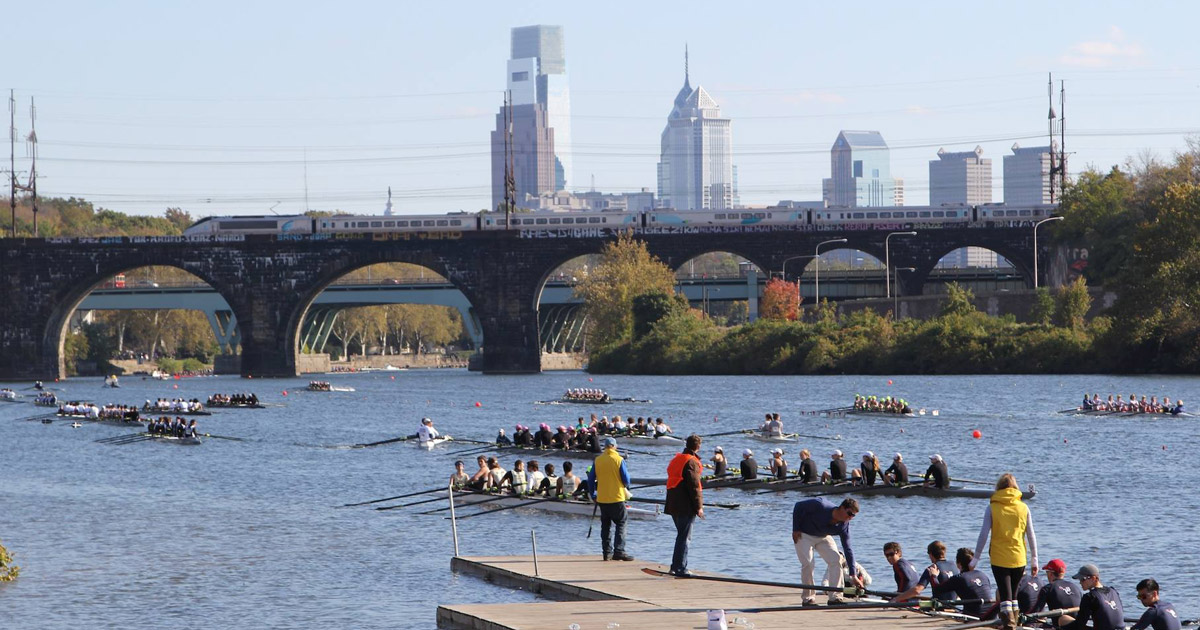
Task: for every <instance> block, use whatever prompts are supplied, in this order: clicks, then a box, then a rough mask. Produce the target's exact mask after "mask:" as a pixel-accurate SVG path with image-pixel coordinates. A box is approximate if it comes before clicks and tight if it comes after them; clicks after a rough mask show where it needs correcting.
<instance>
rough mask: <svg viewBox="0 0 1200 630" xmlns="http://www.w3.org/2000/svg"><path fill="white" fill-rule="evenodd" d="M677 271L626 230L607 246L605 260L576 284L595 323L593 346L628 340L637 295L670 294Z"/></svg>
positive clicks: (590, 344)
mask: <svg viewBox="0 0 1200 630" xmlns="http://www.w3.org/2000/svg"><path fill="white" fill-rule="evenodd" d="M674 286H675V274H673V273H672V272H671V269H670V268H669V267H667V266H666V265H664V264H663V263H662V262H661V261H659V260H658V259H656V258H654V257H653V256H651V255H650V252H649V250H647V249H646V244H645V243H644V242H642V241H636V240H634V238H633V236H632V235H631V234H630V233H628V232H626V233H623V234H621V235H620V236H619V237H618V238H617V240H616V241H612V242H610V243H608V244H607V245H605V246H604V250H603V251H602V252H601V260H600V263H599V264H598V265H596V266H595V267H594V268H593V269H592V270H591V272H590V273H588V275H587V276H585V277H584V278H583V279H582V280H581V281H580V282H579V283H578V284H576V285H575V296H576V297H578V298H581V299H582V300H583V302H584V308H585V309H586V310H587V314H588V320H589V321H590V323H591V331H590V335H589V336H590V342H589V344H588V345H589V347H592V348H600V347H603V346H606V345H609V344H612V343H616V342H618V341H621V340H623V339H627V338H629V336H630V333H631V332H632V330H633V298H635V297H637V296H639V295H643V294H646V293H653V292H660V293H670V292H672V291H673V289H674Z"/></svg>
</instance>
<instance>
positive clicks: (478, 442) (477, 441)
mask: <svg viewBox="0 0 1200 630" xmlns="http://www.w3.org/2000/svg"><path fill="white" fill-rule="evenodd" d="M454 441H455V442H466V443H467V444H482V445H484V446H496V445H495V443H493V442H482V441H480V440H467V439H464V438H454Z"/></svg>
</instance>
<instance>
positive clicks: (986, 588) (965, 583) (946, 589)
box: [927, 547, 995, 617]
mask: <svg viewBox="0 0 1200 630" xmlns="http://www.w3.org/2000/svg"><path fill="white" fill-rule="evenodd" d="M974 559H975V552H974V551H972V550H970V549H967V548H966V547H961V548H959V550H958V553H957V554H955V557H954V563H955V564H957V565H958V575H953V576H946V574H944V573H942V572H941V569H939V568H938V566H937V564H932V565H930V566H929V568H928V569H927V570H928V571H929V575H930V577H931V578H932V579H933V582H932V584H933V596H934V597H942V596H943V595H947V594H949V593H954V594H955V595H956V596H957V597H958V599H960V600H977V601H971V602H970V603H967V604H963V607H962V611H963V614H966V615H971V616H972V617H979V616H980V613H981V612H983V607H984V604H983V602H990V601H992V598H993V597H995V596H994V595H993V594H992V580H991V579H990V578H988V576H987V574H986V573H984V572H983V571H980V570H979V569H972V568H970V567H971V561H972V560H974Z"/></svg>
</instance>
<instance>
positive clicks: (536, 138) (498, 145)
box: [491, 103, 557, 210]
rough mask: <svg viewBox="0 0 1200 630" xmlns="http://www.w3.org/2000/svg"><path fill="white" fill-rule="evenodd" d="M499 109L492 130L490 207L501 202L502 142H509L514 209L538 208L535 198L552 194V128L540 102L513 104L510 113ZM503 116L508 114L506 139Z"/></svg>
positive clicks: (496, 206) (502, 195)
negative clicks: (508, 122) (509, 129)
mask: <svg viewBox="0 0 1200 630" xmlns="http://www.w3.org/2000/svg"><path fill="white" fill-rule="evenodd" d="M505 109H506V108H505V107H501V108H500V112H499V113H498V114H496V128H495V129H494V130H493V131H492V207H491V209H492V210H495V209H497V208H498V207H499V206H500V205H501V204H502V203H503V202H504V193H505V190H504V184H505V178H504V175H505V167H506V164H505V163H506V161H507V157H506V155H505V143H506V142H511V151H512V164H511V167H512V174H513V180H514V183H515V184H516V195H515V201H516V204H517V207H518V208H536V207H538V203H539V202H538V198H539V197H541V196H542V195H544V194H552V193H554V190H555V188H554V176H555V170H556V164H557V163H556V162H555V159H554V130H553V129H550V127H549V125H548V123H547V116H546V109H545V107H544V106H542V105H540V104H536V103H534V104H526V105H513V106H512V107H511V110H512V111H511V112H505ZM506 115H507V116H508V117H511V119H512V120H511V124H512V133H511V137H510V138H506V136H508V135H509V134H508V130H507V129H506V128H505V127H506V120H505V118H506Z"/></svg>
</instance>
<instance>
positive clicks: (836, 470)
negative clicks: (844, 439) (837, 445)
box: [821, 450, 846, 483]
mask: <svg viewBox="0 0 1200 630" xmlns="http://www.w3.org/2000/svg"><path fill="white" fill-rule="evenodd" d="M829 458H830V459H829V470H827V471H825V472H823V473H821V483H841V482H843V481H845V480H846V460H844V459H842V452H841V451H840V450H835V451H834V452H832V453H830V455H829Z"/></svg>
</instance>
